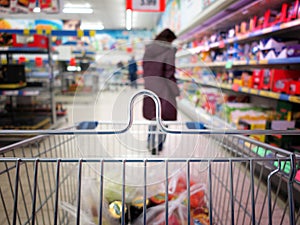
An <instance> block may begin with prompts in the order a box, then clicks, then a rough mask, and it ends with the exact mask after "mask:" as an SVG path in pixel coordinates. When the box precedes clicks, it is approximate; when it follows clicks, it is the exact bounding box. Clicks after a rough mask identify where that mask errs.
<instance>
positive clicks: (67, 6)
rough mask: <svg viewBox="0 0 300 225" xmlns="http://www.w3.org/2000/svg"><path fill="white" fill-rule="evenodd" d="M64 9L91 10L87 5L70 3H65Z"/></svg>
mask: <svg viewBox="0 0 300 225" xmlns="http://www.w3.org/2000/svg"><path fill="white" fill-rule="evenodd" d="M64 7H65V8H91V7H92V6H91V5H90V4H89V3H84V4H72V3H66V4H65V6H64Z"/></svg>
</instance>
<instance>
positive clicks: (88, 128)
mask: <svg viewBox="0 0 300 225" xmlns="http://www.w3.org/2000/svg"><path fill="white" fill-rule="evenodd" d="M144 95H145V96H148V97H151V98H152V99H153V101H154V103H155V106H156V109H155V111H156V120H155V122H156V123H157V125H158V127H159V128H160V130H161V131H162V132H165V133H169V134H205V135H211V134H212V135H218V134H220V135H221V134H222V135H224V134H229V135H251V134H265V135H270V134H280V135H300V130H237V129H232V128H223V129H221V128H216V129H215V128H213V129H211V128H210V129H189V130H174V129H170V128H167V127H166V126H165V125H164V124H163V122H162V119H161V103H160V100H159V98H158V96H157V95H156V94H155V93H154V92H152V91H149V90H141V91H138V92H137V93H136V94H134V95H133V96H132V97H131V99H130V103H129V108H128V111H129V117H128V121H127V123H125V125H126V127H125V128H123V129H120V130H95V128H96V127H97V125H98V124H99V123H98V122H97V121H86V122H82V123H79V124H78V125H77V126H76V127H77V129H74V130H66V129H61V130H0V135H7V134H12V135H16V134H23V135H38V134H55V135H74V134H78V135H87V134H106V135H109V134H122V133H125V132H126V131H128V130H129V129H130V128H131V126H132V124H133V106H134V101H135V100H136V99H137V98H138V97H139V96H144Z"/></svg>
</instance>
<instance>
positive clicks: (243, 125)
mask: <svg viewBox="0 0 300 225" xmlns="http://www.w3.org/2000/svg"><path fill="white" fill-rule="evenodd" d="M238 128H239V129H243V130H265V129H266V120H265V119H246V118H245V119H240V120H239V123H238ZM250 137H252V138H254V139H255V140H258V141H260V142H265V138H266V136H265V135H256V134H253V135H250Z"/></svg>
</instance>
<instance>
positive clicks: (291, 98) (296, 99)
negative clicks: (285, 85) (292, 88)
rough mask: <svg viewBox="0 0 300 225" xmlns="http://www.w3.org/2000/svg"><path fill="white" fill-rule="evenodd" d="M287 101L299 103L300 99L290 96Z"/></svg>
mask: <svg viewBox="0 0 300 225" xmlns="http://www.w3.org/2000/svg"><path fill="white" fill-rule="evenodd" d="M289 100H290V102H295V103H300V97H298V96H290V97H289Z"/></svg>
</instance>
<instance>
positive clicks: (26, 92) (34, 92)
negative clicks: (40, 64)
mask: <svg viewBox="0 0 300 225" xmlns="http://www.w3.org/2000/svg"><path fill="white" fill-rule="evenodd" d="M41 91H42V89H40V88H23V89H19V90H0V95H2V96H38V95H40V94H41Z"/></svg>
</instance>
